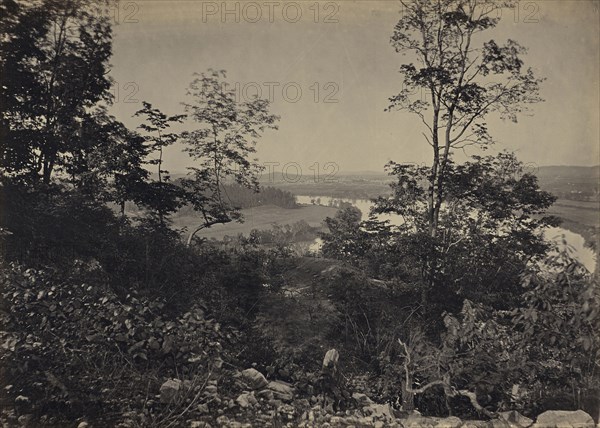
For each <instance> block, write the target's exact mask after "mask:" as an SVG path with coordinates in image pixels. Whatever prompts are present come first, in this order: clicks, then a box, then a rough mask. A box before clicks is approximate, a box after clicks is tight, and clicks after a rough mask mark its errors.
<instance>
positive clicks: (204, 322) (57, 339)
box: [1, 260, 227, 423]
mask: <svg viewBox="0 0 600 428" xmlns="http://www.w3.org/2000/svg"><path fill="white" fill-rule="evenodd" d="M105 277H106V274H105V272H104V271H103V270H102V268H101V267H100V265H99V264H98V263H94V262H82V261H80V260H74V261H73V264H72V266H71V268H70V269H69V270H68V271H65V272H62V273H61V272H51V271H49V270H45V271H42V270H37V269H31V268H29V269H25V268H24V267H23V266H21V265H19V264H16V263H13V264H10V265H4V266H3V274H2V278H1V281H2V297H3V311H2V324H3V326H5V327H4V333H3V336H2V343H3V346H2V348H3V352H2V357H1V358H2V366H3V369H4V373H5V376H3V382H4V383H5V384H4V385H3V386H6V385H12V386H11V387H10V388H9V390H10V394H11V395H15V396H16V395H24V396H27V397H28V398H30V400H32V402H33V403H35V404H34V409H32V410H33V412H34V414H35V415H36V416H37V417H40V416H45V418H52V420H54V421H61V420H62V419H61V418H67V419H68V420H74V419H76V418H77V417H80V416H85V417H87V418H91V419H97V420H104V421H105V422H106V423H108V422H109V421H113V422H114V421H115V420H118V419H119V418H120V415H121V414H122V413H123V412H124V411H125V410H130V411H131V410H134V411H137V412H139V413H146V414H149V413H152V412H155V411H158V410H159V408H160V407H161V405H160V404H159V403H156V402H154V400H153V398H152V394H151V395H149V391H156V390H158V387H159V386H160V384H161V383H162V381H163V380H164V378H165V377H170V376H172V377H176V376H178V375H179V376H184V377H186V378H187V377H188V376H189V377H191V376H192V375H193V374H194V373H196V372H197V371H198V370H199V369H200V371H203V372H206V371H207V370H208V371H210V370H211V367H212V366H213V364H215V362H216V361H218V360H219V359H220V358H221V355H222V351H223V347H222V342H223V341H224V340H227V339H225V338H224V332H223V331H221V330H220V326H219V325H218V324H217V323H216V322H215V321H214V320H212V321H211V320H210V319H206V315H205V312H204V310H203V309H202V308H201V307H200V306H198V305H195V306H194V307H193V308H191V309H190V310H189V311H187V312H185V313H182V314H180V315H179V316H177V317H173V318H170V317H169V316H168V315H166V314H165V303H164V302H162V301H161V300H153V299H147V298H144V297H142V296H139V295H136V294H135V293H133V294H129V295H127V296H125V297H123V298H119V297H118V296H116V295H115V294H114V293H113V292H112V291H111V290H109V289H107V287H106V282H105ZM13 399H14V397H13ZM47 422H51V420H47ZM55 423H56V422H55Z"/></svg>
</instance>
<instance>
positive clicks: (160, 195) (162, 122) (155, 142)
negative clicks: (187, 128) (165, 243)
mask: <svg viewBox="0 0 600 428" xmlns="http://www.w3.org/2000/svg"><path fill="white" fill-rule="evenodd" d="M142 105H143V108H142V109H141V110H138V111H137V112H136V113H135V116H145V117H146V120H147V123H143V124H141V125H140V126H139V128H141V129H142V130H144V131H146V133H147V136H146V142H147V143H149V147H148V152H149V153H154V152H157V153H158V158H156V159H152V160H150V161H147V163H148V164H150V165H156V166H157V173H158V180H157V181H156V182H152V183H150V184H149V185H148V186H147V198H145V201H144V205H147V206H149V207H151V208H153V209H154V211H156V213H157V214H158V219H159V222H160V224H161V225H164V220H165V216H166V215H167V214H169V213H171V212H174V211H175V210H176V209H177V208H178V207H179V206H180V202H179V201H178V199H179V198H181V196H182V192H181V189H180V188H179V187H178V186H175V185H174V184H171V183H169V182H168V181H169V176H168V175H164V176H163V174H168V171H166V170H164V169H163V149H164V148H165V147H168V146H170V145H172V144H174V143H175V142H176V141H177V139H178V138H179V136H178V134H176V133H173V132H167V131H168V129H169V128H170V127H171V125H172V124H174V123H181V122H182V121H183V119H184V118H185V115H174V116H167V115H166V114H164V113H163V112H161V111H160V110H159V109H157V108H153V107H152V104H150V103H148V102H146V101H144V102H143V103H142Z"/></svg>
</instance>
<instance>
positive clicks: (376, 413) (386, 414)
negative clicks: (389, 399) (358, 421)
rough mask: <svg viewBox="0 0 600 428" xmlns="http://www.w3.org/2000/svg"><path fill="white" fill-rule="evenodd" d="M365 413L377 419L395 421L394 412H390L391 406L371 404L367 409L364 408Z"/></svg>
mask: <svg viewBox="0 0 600 428" xmlns="http://www.w3.org/2000/svg"><path fill="white" fill-rule="evenodd" d="M364 410H365V413H367V414H369V415H371V416H373V417H375V418H379V419H384V420H388V421H392V420H394V419H395V416H394V412H393V410H392V406H391V405H390V404H374V403H373V404H371V405H370V406H369V407H366V408H365V409H364Z"/></svg>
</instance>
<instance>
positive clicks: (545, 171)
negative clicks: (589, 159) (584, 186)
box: [536, 165, 600, 179]
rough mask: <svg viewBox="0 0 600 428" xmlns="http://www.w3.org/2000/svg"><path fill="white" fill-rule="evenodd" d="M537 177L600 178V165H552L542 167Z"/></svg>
mask: <svg viewBox="0 0 600 428" xmlns="http://www.w3.org/2000/svg"><path fill="white" fill-rule="evenodd" d="M536 175H537V176H538V177H539V178H540V179H542V178H551V177H561V178H577V177H579V178H600V165H595V166H576V165H550V166H540V167H539V168H538V170H537V171H536Z"/></svg>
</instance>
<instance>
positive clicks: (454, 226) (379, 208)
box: [374, 153, 558, 310]
mask: <svg viewBox="0 0 600 428" xmlns="http://www.w3.org/2000/svg"><path fill="white" fill-rule="evenodd" d="M389 170H390V173H391V175H393V176H395V177H396V182H394V183H392V185H391V187H392V190H393V194H392V196H391V197H389V198H385V197H380V198H378V199H377V200H376V201H375V207H374V212H375V213H392V214H395V215H398V216H400V217H401V218H402V220H403V222H402V224H401V225H399V226H397V227H396V228H395V230H394V232H395V235H396V236H397V237H398V238H397V239H398V240H400V241H401V242H402V243H403V245H404V248H405V251H408V252H409V253H411V254H413V255H417V257H418V260H419V264H420V269H421V272H422V275H423V276H422V279H423V285H422V293H423V298H422V303H423V304H424V305H429V304H432V303H433V304H435V303H436V302H437V303H439V306H440V308H443V309H445V310H452V309H459V308H460V306H461V305H462V300H463V299H465V298H468V299H471V300H473V301H476V302H486V303H487V304H491V305H494V306H498V307H504V308H507V307H509V306H510V303H511V302H513V301H514V299H516V298H518V296H519V295H520V286H519V275H520V274H521V273H522V272H523V270H524V269H525V266H526V265H527V263H529V262H532V261H536V260H540V259H541V258H542V257H543V256H544V255H545V253H546V251H547V250H548V244H547V243H546V242H545V241H544V239H543V236H541V230H542V228H543V227H544V226H547V225H557V224H558V220H557V219H556V218H554V217H551V216H544V215H543V213H544V210H545V209H547V208H548V207H549V206H550V205H552V203H554V201H555V200H556V198H555V197H553V196H552V195H550V194H549V193H548V192H544V191H541V190H540V189H539V187H538V184H537V179H536V177H535V176H533V175H531V174H527V173H524V171H523V165H522V163H520V162H519V161H518V160H517V159H516V157H515V156H514V154H511V153H501V154H499V155H497V156H495V157H494V156H485V157H480V156H475V157H473V160H472V161H469V162H466V163H464V164H462V165H455V164H454V163H452V162H448V163H447V165H446V172H445V178H444V183H443V186H444V188H445V189H446V193H445V197H444V205H443V206H442V207H441V209H440V212H439V219H438V222H437V229H438V234H437V236H436V237H435V238H432V237H431V236H430V235H429V222H428V220H427V218H428V212H429V205H428V199H429V192H428V189H427V184H426V183H427V177H428V174H429V171H428V168H427V167H419V166H413V165H401V164H395V163H391V164H390V165H389ZM483 284H485V287H483V286H482V285H483ZM434 291H435V292H434ZM430 297H436V299H435V301H433V300H431V299H430Z"/></svg>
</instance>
